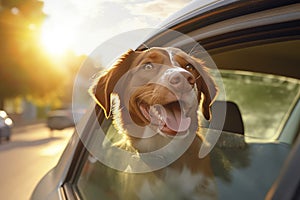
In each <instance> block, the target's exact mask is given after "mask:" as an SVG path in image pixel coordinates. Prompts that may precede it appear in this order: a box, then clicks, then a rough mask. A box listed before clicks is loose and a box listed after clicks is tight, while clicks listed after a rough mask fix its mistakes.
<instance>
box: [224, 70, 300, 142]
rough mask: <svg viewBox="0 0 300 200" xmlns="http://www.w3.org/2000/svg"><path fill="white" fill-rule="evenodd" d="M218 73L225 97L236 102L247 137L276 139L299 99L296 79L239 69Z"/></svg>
mask: <svg viewBox="0 0 300 200" xmlns="http://www.w3.org/2000/svg"><path fill="white" fill-rule="evenodd" d="M221 75H222V81H223V83H224V86H225V90H226V99H227V101H233V102H235V103H236V104H237V105H238V106H239V109H240V111H241V114H242V119H243V122H244V126H245V135H247V136H248V139H250V138H251V139H252V140H254V139H255V140H256V141H264V140H271V139H277V137H278V134H279V133H280V132H281V129H282V126H283V124H284V123H285V121H286V119H287V118H286V116H287V115H289V114H290V111H291V110H292V109H293V107H294V106H295V103H296V102H297V100H298V99H299V93H300V84H299V81H297V80H295V79H289V78H286V77H281V76H275V75H270V74H260V73H251V72H241V71H222V73H221ZM268 113H272V114H271V115H270V114H268Z"/></svg>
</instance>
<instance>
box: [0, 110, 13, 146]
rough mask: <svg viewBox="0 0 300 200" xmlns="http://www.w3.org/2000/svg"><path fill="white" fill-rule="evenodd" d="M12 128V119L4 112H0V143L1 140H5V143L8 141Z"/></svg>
mask: <svg viewBox="0 0 300 200" xmlns="http://www.w3.org/2000/svg"><path fill="white" fill-rule="evenodd" d="M12 127H13V121H12V119H11V118H9V117H8V115H7V113H6V112H5V111H4V110H0V143H1V140H2V138H5V140H6V141H9V140H10V137H11V128H12Z"/></svg>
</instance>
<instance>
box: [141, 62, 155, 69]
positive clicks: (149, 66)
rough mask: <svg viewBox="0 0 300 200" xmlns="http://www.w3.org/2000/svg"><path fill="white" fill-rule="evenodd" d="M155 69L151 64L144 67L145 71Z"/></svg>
mask: <svg viewBox="0 0 300 200" xmlns="http://www.w3.org/2000/svg"><path fill="white" fill-rule="evenodd" d="M153 68H154V67H153V65H152V64H151V63H146V64H144V65H143V69H144V70H152V69H153Z"/></svg>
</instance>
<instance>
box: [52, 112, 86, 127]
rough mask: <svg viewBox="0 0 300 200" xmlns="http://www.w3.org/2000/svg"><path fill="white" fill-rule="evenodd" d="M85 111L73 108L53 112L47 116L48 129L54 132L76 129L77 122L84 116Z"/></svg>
mask: <svg viewBox="0 0 300 200" xmlns="http://www.w3.org/2000/svg"><path fill="white" fill-rule="evenodd" d="M84 112H85V110H84V109H74V110H72V108H71V107H62V108H60V109H56V110H51V111H49V112H48V114H47V127H48V128H49V129H50V130H51V131H52V130H63V129H65V128H70V127H74V126H75V124H76V122H77V121H79V120H80V118H81V117H82V116H83V114H84Z"/></svg>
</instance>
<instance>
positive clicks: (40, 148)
mask: <svg viewBox="0 0 300 200" xmlns="http://www.w3.org/2000/svg"><path fill="white" fill-rule="evenodd" d="M73 130H74V129H73V128H70V129H65V130H63V131H53V132H52V133H50V131H49V130H48V129H47V128H46V126H45V125H44V124H37V125H31V126H26V127H22V128H15V129H14V130H13V134H12V137H11V141H10V142H5V141H3V142H2V143H1V144H0V196H1V197H0V199H5V200H27V199H29V197H30V195H31V193H32V190H33V189H34V187H35V185H36V184H37V183H38V182H39V180H40V179H41V178H42V177H43V176H44V175H45V173H47V172H48V171H49V170H50V169H51V168H53V167H54V166H55V164H56V163H57V161H58V159H59V157H60V155H61V154H62V152H63V150H64V148H65V146H66V144H67V142H68V140H69V138H70V137H71V135H72V133H73Z"/></svg>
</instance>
